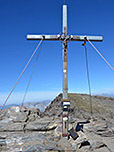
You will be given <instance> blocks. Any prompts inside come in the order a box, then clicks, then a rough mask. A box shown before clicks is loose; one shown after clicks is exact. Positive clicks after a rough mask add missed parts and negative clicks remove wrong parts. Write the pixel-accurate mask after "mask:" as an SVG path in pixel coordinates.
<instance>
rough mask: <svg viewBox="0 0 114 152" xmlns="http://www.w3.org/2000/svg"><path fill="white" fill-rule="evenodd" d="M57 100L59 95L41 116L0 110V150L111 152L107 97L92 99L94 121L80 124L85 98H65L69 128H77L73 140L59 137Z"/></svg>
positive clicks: (111, 103)
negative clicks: (76, 135) (68, 104)
mask: <svg viewBox="0 0 114 152" xmlns="http://www.w3.org/2000/svg"><path fill="white" fill-rule="evenodd" d="M61 98H62V95H59V96H58V97H57V98H56V99H55V100H54V101H53V102H52V103H51V104H50V105H49V106H48V107H47V108H46V110H45V112H44V113H43V114H41V113H40V112H39V111H38V110H36V109H24V110H22V111H21V112H20V111H19V108H18V107H17V108H15V107H11V108H9V109H6V110H3V111H2V112H1V113H0V141H1V143H0V144H1V146H2V148H1V147H0V151H1V152H6V151H7V152H8V151H9V152H13V151H15V152H18V151H22V152H30V151H31V152H33V151H38V152H69V151H70V152H113V150H114V148H113V147H114V146H113V145H114V123H113V120H114V117H113V116H114V111H113V109H114V100H113V99H112V98H111V99H110V98H108V101H107V98H106V99H105V98H104V97H103V98H102V97H97V96H96V97H95V96H93V97H92V99H93V100H94V107H93V112H94V113H93V114H94V118H95V119H93V121H90V123H83V122H87V120H88V118H89V117H90V113H89V106H88V103H89V96H88V95H77V94H70V95H69V99H70V101H71V110H70V119H69V121H70V125H69V129H71V128H72V127H74V128H77V133H78V135H79V137H78V138H77V139H76V140H75V141H74V140H73V139H72V138H70V139H69V140H67V139H66V138H62V137H61V136H62V135H61V132H62V123H61V122H62V118H61V114H62V110H61V106H60V101H61ZM99 104H100V105H99ZM98 105H99V106H98ZM103 106H105V109H104V108H103ZM108 108H109V109H108ZM106 110H107V112H106ZM80 122H81V123H80ZM77 123H80V125H82V124H83V127H82V126H81V127H80V128H79V125H78V126H77ZM76 126H77V127H76Z"/></svg>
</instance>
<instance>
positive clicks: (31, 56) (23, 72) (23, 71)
mask: <svg viewBox="0 0 114 152" xmlns="http://www.w3.org/2000/svg"><path fill="white" fill-rule="evenodd" d="M42 41H43V39H42V40H41V41H40V42H39V44H38V45H37V47H36V49H35V50H34V52H33V54H32V55H31V57H30V59H29V61H28V62H27V64H26V65H25V67H24V69H23V71H22V72H21V74H20V76H19V78H18V80H17V81H16V83H15V85H14V86H13V88H12V90H11V91H10V93H9V95H8V96H7V98H6V100H5V102H4V103H3V105H2V107H1V109H0V111H1V110H2V109H3V107H4V106H5V104H6V102H7V101H8V99H9V97H10V96H11V94H12V92H13V90H14V89H15V87H16V86H17V83H18V82H19V80H20V78H21V77H22V75H23V73H24V72H25V70H26V68H27V67H28V65H29V63H30V61H31V60H32V58H33V57H34V55H35V53H36V51H37V50H38V48H39V46H40V44H41V42H42Z"/></svg>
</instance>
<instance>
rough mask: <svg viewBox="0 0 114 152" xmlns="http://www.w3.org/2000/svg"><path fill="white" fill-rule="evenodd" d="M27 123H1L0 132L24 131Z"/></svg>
mask: <svg viewBox="0 0 114 152" xmlns="http://www.w3.org/2000/svg"><path fill="white" fill-rule="evenodd" d="M24 125H25V123H9V124H7V123H0V132H12V131H14V132H15V131H23V128H24Z"/></svg>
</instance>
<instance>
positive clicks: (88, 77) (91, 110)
mask: <svg viewBox="0 0 114 152" xmlns="http://www.w3.org/2000/svg"><path fill="white" fill-rule="evenodd" d="M84 47H85V59H86V71H87V80H88V87H89V96H90V113H91V117H92V115H93V109H92V95H91V84H90V76H89V66H88V55H87V47H86V43H84Z"/></svg>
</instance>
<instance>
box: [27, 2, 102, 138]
mask: <svg viewBox="0 0 114 152" xmlns="http://www.w3.org/2000/svg"><path fill="white" fill-rule="evenodd" d="M42 39H43V40H45V41H62V43H63V99H62V101H61V103H62V109H63V114H62V136H68V129H69V119H68V111H69V107H70V101H69V100H68V84H67V77H68V76H67V43H68V42H69V41H96V42H101V41H102V40H103V37H102V36H84V35H69V34H68V32H67V5H65V4H64V5H63V32H62V34H57V35H33V34H29V35H27V40H42Z"/></svg>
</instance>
